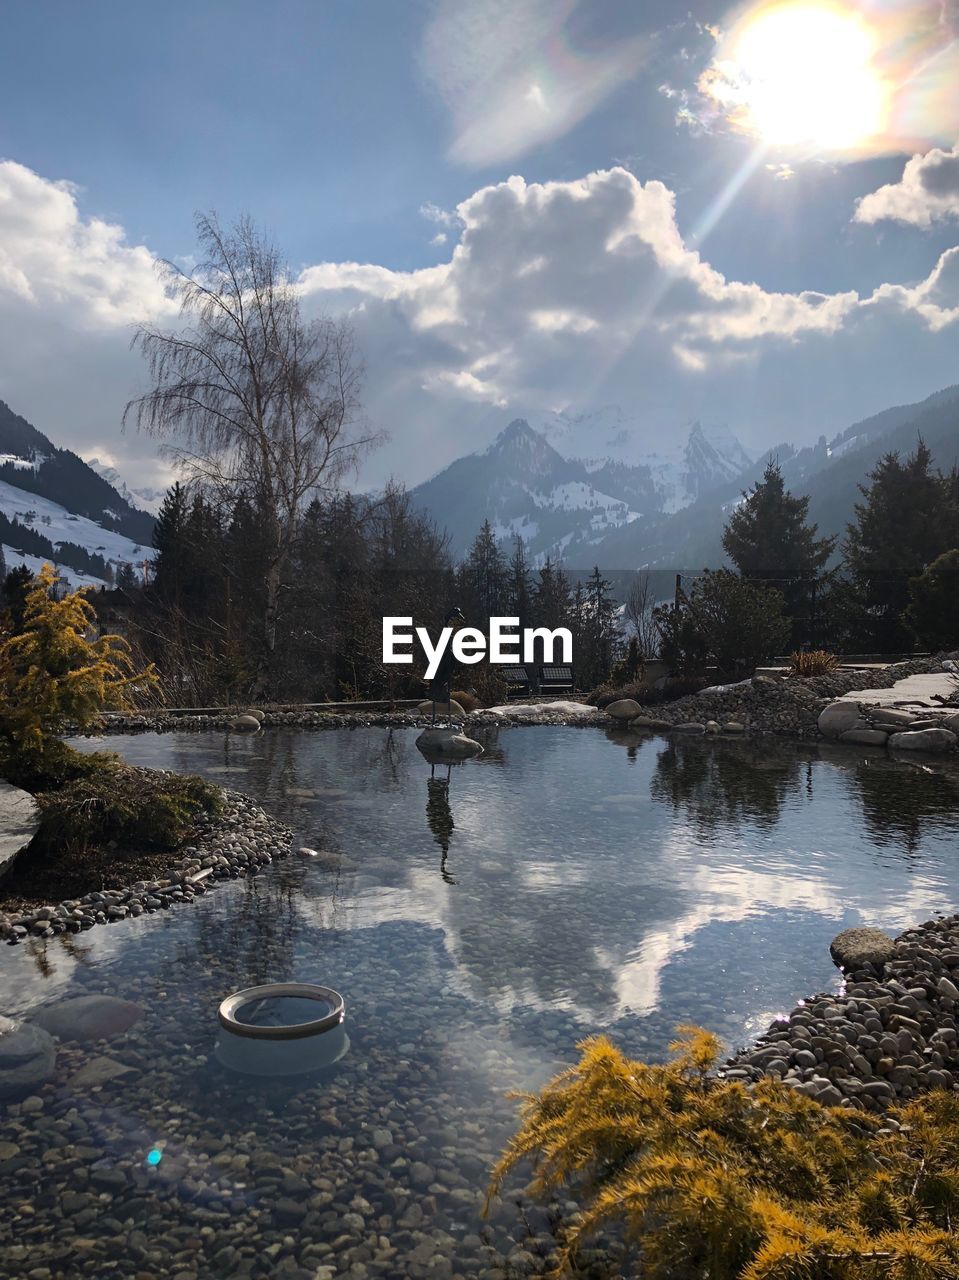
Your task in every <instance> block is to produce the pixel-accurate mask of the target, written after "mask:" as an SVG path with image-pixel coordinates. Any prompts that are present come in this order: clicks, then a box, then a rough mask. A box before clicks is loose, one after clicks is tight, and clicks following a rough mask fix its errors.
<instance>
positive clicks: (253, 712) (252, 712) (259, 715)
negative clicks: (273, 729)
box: [244, 707, 266, 724]
mask: <svg viewBox="0 0 959 1280" xmlns="http://www.w3.org/2000/svg"><path fill="white" fill-rule="evenodd" d="M244 714H245V715H248V716H252V717H253V719H254V720H257V721H259V723H260V724H262V723H263V721H264V720H265V719H266V716H265V715H264V714H263V712H262V711H260V709H259V708H258V707H248V708H247V710H246V711H245V713H244Z"/></svg>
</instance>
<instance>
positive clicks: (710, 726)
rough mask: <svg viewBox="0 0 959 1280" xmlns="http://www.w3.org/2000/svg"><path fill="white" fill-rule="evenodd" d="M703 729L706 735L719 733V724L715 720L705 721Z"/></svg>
mask: <svg viewBox="0 0 959 1280" xmlns="http://www.w3.org/2000/svg"><path fill="white" fill-rule="evenodd" d="M705 729H706V732H707V733H719V722H718V721H717V720H707V721H706V725H705Z"/></svg>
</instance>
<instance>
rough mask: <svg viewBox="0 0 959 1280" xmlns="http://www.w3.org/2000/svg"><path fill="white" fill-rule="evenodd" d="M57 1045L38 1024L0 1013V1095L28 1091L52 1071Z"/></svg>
mask: <svg viewBox="0 0 959 1280" xmlns="http://www.w3.org/2000/svg"><path fill="white" fill-rule="evenodd" d="M56 1056H57V1047H56V1045H55V1044H54V1042H53V1037H52V1036H50V1035H49V1034H48V1033H47V1032H46V1031H44V1030H43V1028H42V1027H34V1026H31V1024H30V1023H28V1022H20V1021H18V1020H17V1019H15V1018H4V1017H0V1098H19V1097H22V1096H23V1095H24V1094H26V1093H31V1092H32V1091H33V1090H34V1089H36V1088H38V1087H39V1086H40V1085H41V1084H43V1082H44V1081H45V1080H47V1079H49V1077H50V1076H51V1075H52V1074H53V1068H54V1064H55V1062H56Z"/></svg>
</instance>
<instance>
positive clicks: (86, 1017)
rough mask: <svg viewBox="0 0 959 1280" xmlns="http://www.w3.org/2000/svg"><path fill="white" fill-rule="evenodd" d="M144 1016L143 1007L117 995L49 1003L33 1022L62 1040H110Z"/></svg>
mask: <svg viewBox="0 0 959 1280" xmlns="http://www.w3.org/2000/svg"><path fill="white" fill-rule="evenodd" d="M142 1017H143V1006H142V1005H139V1004H134V1003H133V1001H132V1000H120V999H118V998H117V997H116V996H103V995H100V996H76V997H74V998H73V999H72V1000H61V1001H59V1002H58V1003H57V1004H49V1005H46V1006H45V1007H44V1008H42V1009H39V1010H37V1012H36V1013H35V1014H33V1015H32V1019H31V1020H32V1022H34V1023H35V1024H36V1025H37V1026H39V1027H42V1028H43V1029H44V1031H48V1032H49V1033H50V1035H52V1036H57V1037H59V1039H61V1040H107V1039H109V1038H110V1037H111V1036H118V1035H121V1034H122V1033H123V1032H124V1031H127V1030H128V1029H129V1028H130V1027H132V1026H133V1024H134V1023H135V1022H139V1021H140V1019H141V1018H142Z"/></svg>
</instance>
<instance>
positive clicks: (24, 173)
mask: <svg viewBox="0 0 959 1280" xmlns="http://www.w3.org/2000/svg"><path fill="white" fill-rule="evenodd" d="M433 221H434V222H436V225H438V226H441V227H446V228H447V229H446V230H444V232H443V234H446V235H448V237H449V244H448V246H447V248H446V249H445V250H443V251H442V252H443V256H444V257H446V259H447V260H445V261H442V262H438V263H436V264H435V265H432V266H429V267H424V268H421V269H419V270H416V271H408V272H402V271H393V270H390V269H389V268H386V267H383V266H380V265H377V264H375V263H357V262H328V263H317V264H316V265H314V266H311V267H308V268H307V269H306V270H304V271H303V272H302V274H301V276H300V277H299V287H300V289H301V291H302V297H303V302H304V307H305V308H306V310H307V312H308V313H309V314H335V315H345V316H349V317H350V319H351V320H352V323H353V325H354V327H355V329H356V333H357V340H358V347H359V349H360V351H361V353H362V355H363V358H364V362H365V365H366V368H367V376H366V389H365V404H366V409H367V413H368V415H369V417H370V418H371V419H372V421H373V423H374V425H375V426H376V427H378V428H382V429H385V430H386V431H388V432H389V433H390V435H391V437H392V438H391V440H390V442H389V443H388V444H387V445H386V446H385V447H384V448H383V449H382V450H379V451H377V452H376V453H375V454H374V455H373V457H372V459H371V462H370V464H369V467H368V469H367V470H365V471H364V474H363V477H362V481H363V483H364V484H368V485H376V484H379V483H381V482H382V481H384V480H385V479H386V477H387V476H388V475H389V474H391V473H392V474H395V475H397V476H399V477H400V478H402V479H404V480H406V481H407V482H409V483H416V482H418V481H419V480H421V479H423V478H424V477H425V476H426V475H427V474H429V473H430V472H432V471H434V470H436V469H437V468H439V467H441V466H443V465H445V464H447V463H449V462H451V461H452V460H453V459H454V458H456V457H458V456H460V455H461V454H463V453H465V452H469V451H471V450H473V449H476V448H478V447H482V446H483V445H485V444H486V443H487V442H488V441H489V440H490V439H491V438H492V436H493V435H494V434H495V433H496V431H498V430H499V429H500V428H501V427H502V426H503V425H505V422H506V421H508V418H509V417H510V416H517V415H525V416H530V417H531V418H534V419H535V417H536V415H537V414H539V413H542V414H547V413H549V412H551V411H555V410H558V409H563V408H570V409H572V410H574V411H588V410H591V409H594V408H596V407H599V406H601V405H604V404H610V403H615V404H619V405H621V406H622V408H623V411H624V414H625V417H626V420H627V422H628V424H629V427H630V431H631V445H630V448H631V450H632V456H633V458H634V459H635V460H637V461H638V460H641V459H642V457H643V456H644V455H645V454H647V453H648V452H649V451H651V450H656V449H660V450H661V449H662V447H663V444H664V442H671V441H672V440H674V439H675V438H676V436H677V434H679V433H681V432H683V431H684V430H685V429H686V427H687V424H688V422H689V421H690V420H691V419H693V418H701V419H704V420H705V421H707V422H712V423H716V422H726V423H728V424H729V425H730V426H731V427H732V428H734V429H735V430H736V431H737V433H739V434H740V435H741V437H742V438H743V440H744V442H745V443H746V444H748V445H753V446H754V447H756V448H761V447H764V446H769V445H772V444H774V443H777V442H779V441H781V440H784V439H791V440H796V441H797V442H803V441H808V440H812V439H815V438H817V437H818V435H819V434H820V433H821V432H823V431H825V432H827V433H828V432H830V431H833V430H836V429H838V428H841V427H845V426H847V425H848V424H849V423H850V422H853V421H855V420H857V419H859V418H862V417H864V416H866V415H867V414H869V413H871V412H876V411H878V410H880V409H883V408H885V407H887V406H888V405H890V404H893V403H902V402H904V401H908V400H910V399H919V398H921V397H922V396H924V395H926V394H928V393H929V392H931V391H933V390H935V389H937V388H939V387H942V386H945V385H948V384H949V383H951V382H953V381H954V380H955V369H954V350H955V342H956V334H957V328H956V326H957V324H959V248H957V249H950V250H948V251H947V252H946V253H944V254H943V255H942V256H941V257H940V259H939V261H938V262H937V263H936V264H935V265H934V267H933V268H932V269H931V270H930V272H929V274H928V276H927V277H926V278H925V279H924V280H920V281H918V282H915V281H908V282H905V283H900V282H896V281H886V282H882V283H880V284H879V285H878V286H877V287H876V288H875V290H873V291H872V292H871V293H869V294H868V295H866V296H862V297H861V296H859V295H858V294H856V293H853V292H839V293H821V292H814V291H810V290H807V291H802V292H797V293H784V292H775V291H771V290H767V289H764V288H763V287H762V286H761V285H760V284H758V283H756V282H752V281H742V280H732V279H728V278H727V277H726V276H724V275H723V274H722V273H721V272H720V271H718V270H717V269H716V268H715V267H714V266H712V265H711V264H710V263H709V262H707V261H705V260H704V259H703V258H702V257H701V256H700V255H699V254H698V253H697V252H695V251H693V250H691V249H689V248H688V247H687V246H686V244H685V243H684V241H683V238H682V236H681V234H680V232H679V229H678V227H677V223H676V211H675V197H674V195H673V193H672V192H671V191H670V190H669V188H668V187H666V186H665V185H664V184H663V183H661V182H658V181H655V180H651V181H647V182H645V183H642V182H639V181H638V180H637V179H636V178H635V177H634V176H633V175H632V174H630V173H629V172H627V171H626V170H625V169H622V168H614V169H610V170H604V171H600V172H596V173H592V174H589V175H587V176H586V177H583V178H580V179H577V180H575V181H569V182H549V183H528V182H526V181H524V179H523V178H521V177H512V178H509V179H508V180H507V181H505V182H501V183H497V184H494V185H490V186H486V187H482V188H481V189H480V190H478V191H476V192H475V193H474V194H473V195H472V196H470V197H469V199H467V200H465V201H463V203H462V204H460V205H459V206H458V208H457V209H456V210H455V211H453V212H452V213H451V215H450V220H449V222H448V223H447V222H437V221H436V220H435V219H433ZM142 318H156V319H159V320H161V322H163V323H169V324H173V323H175V322H176V313H175V311H173V310H172V308H171V305H170V301H169V299H167V298H166V297H165V295H164V294H163V291H162V289H161V288H160V286H159V284H158V282H157V278H156V273H155V258H154V255H153V253H152V252H151V251H150V250H149V249H148V248H146V247H144V246H135V245H131V244H129V243H128V242H127V240H126V238H125V236H124V233H123V230H122V228H120V227H117V226H115V225H113V224H108V223H105V222H103V221H101V220H98V219H95V218H89V217H84V216H83V215H82V213H81V212H80V209H79V206H78V195H77V191H76V189H75V188H72V187H70V186H68V185H67V184H64V183H57V182H50V181H48V180H46V179H44V178H41V177H39V176H38V175H36V174H34V173H31V172H30V171H29V170H27V169H24V168H23V167H22V166H19V165H13V164H9V163H8V164H0V342H2V346H3V351H4V360H3V364H2V372H0V396H2V398H3V399H5V400H7V401H8V403H10V405H11V406H12V407H13V408H14V409H15V410H16V411H17V412H19V413H22V414H24V415H25V416H26V417H27V418H29V419H30V420H31V421H33V422H34V423H35V424H36V425H37V426H38V427H39V428H40V429H41V430H43V431H45V432H47V434H49V435H50V436H51V438H52V439H54V440H55V441H56V442H57V443H59V444H63V445H68V446H70V447H72V448H74V449H75V450H77V452H80V453H86V454H87V455H90V454H92V453H97V454H100V455H101V456H102V455H104V454H109V455H110V456H111V457H112V458H114V459H115V460H116V464H117V466H118V468H119V470H120V471H121V472H122V473H123V475H124V477H125V479H126V480H127V482H128V483H129V484H130V485H131V486H135V487H139V486H141V485H148V484H159V483H163V482H164V480H165V479H166V471H165V468H163V467H161V466H160V464H159V463H158V460H157V458H156V454H155V450H154V445H153V442H152V441H151V440H149V439H148V438H146V437H143V436H140V435H137V434H136V433H135V432H132V431H131V432H130V433H128V434H127V435H122V434H121V433H120V430H119V424H120V417H121V413H122V408H123V405H124V403H125V402H126V400H127V399H128V398H130V396H131V395H133V394H135V393H137V392H138V391H139V390H141V389H142V387H143V385H144V377H145V374H144V369H143V366H142V362H141V361H140V359H139V357H138V356H136V355H135V354H133V353H131V352H130V351H129V338H130V335H131V332H132V324H133V322H135V321H136V320H138V319H142Z"/></svg>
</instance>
